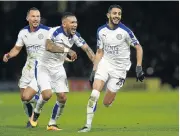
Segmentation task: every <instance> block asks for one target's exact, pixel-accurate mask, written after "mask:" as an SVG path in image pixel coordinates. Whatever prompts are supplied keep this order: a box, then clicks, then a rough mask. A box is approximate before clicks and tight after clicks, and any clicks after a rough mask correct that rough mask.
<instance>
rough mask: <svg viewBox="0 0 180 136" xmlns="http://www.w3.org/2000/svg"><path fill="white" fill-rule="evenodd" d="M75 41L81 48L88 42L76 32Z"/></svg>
mask: <svg viewBox="0 0 180 136" xmlns="http://www.w3.org/2000/svg"><path fill="white" fill-rule="evenodd" d="M73 39H74V42H75V44H76V45H77V46H78V47H81V46H83V45H84V44H86V41H85V40H84V39H83V38H82V37H81V35H80V34H79V33H78V32H76V34H75V35H74V36H73Z"/></svg>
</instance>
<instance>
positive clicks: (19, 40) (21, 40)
mask: <svg viewBox="0 0 180 136" xmlns="http://www.w3.org/2000/svg"><path fill="white" fill-rule="evenodd" d="M23 35H24V34H23V31H22V30H21V31H20V32H19V34H18V38H17V41H16V44H15V45H16V46H19V47H22V46H24V41H23Z"/></svg>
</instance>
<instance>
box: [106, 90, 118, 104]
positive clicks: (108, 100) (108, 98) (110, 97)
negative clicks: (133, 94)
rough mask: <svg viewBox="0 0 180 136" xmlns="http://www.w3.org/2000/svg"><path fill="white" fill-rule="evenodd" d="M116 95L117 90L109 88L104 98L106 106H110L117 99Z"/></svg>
mask: <svg viewBox="0 0 180 136" xmlns="http://www.w3.org/2000/svg"><path fill="white" fill-rule="evenodd" d="M115 97H116V92H112V91H111V90H109V89H107V91H106V94H105V96H104V100H103V104H104V106H106V107H109V106H110V105H111V104H112V102H113V101H114V100H115Z"/></svg>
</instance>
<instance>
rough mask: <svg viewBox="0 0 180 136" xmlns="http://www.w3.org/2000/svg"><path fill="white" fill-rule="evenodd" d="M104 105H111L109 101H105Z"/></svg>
mask: <svg viewBox="0 0 180 136" xmlns="http://www.w3.org/2000/svg"><path fill="white" fill-rule="evenodd" d="M103 104H104V106H105V107H109V105H110V104H111V103H110V102H109V101H105V100H104V101H103Z"/></svg>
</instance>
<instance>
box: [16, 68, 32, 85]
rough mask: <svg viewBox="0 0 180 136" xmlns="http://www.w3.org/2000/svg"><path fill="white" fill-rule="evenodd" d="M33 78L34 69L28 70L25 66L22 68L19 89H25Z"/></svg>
mask: <svg viewBox="0 0 180 136" xmlns="http://www.w3.org/2000/svg"><path fill="white" fill-rule="evenodd" d="M33 78H34V68H29V67H27V66H26V65H25V66H24V67H23V70H22V75H21V78H20V80H19V83H18V86H19V88H27V87H28V85H29V84H30V82H31V81H32V80H33Z"/></svg>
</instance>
